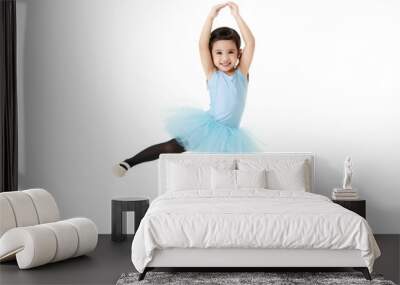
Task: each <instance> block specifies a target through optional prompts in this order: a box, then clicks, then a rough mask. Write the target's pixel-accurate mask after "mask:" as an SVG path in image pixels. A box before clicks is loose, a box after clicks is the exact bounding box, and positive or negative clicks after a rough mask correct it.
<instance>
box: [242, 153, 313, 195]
mask: <svg viewBox="0 0 400 285" xmlns="http://www.w3.org/2000/svg"><path fill="white" fill-rule="evenodd" d="M237 163H238V168H239V170H256V169H258V170H262V169H265V170H266V171H267V172H266V175H267V179H266V181H267V188H268V189H273V190H292V191H310V188H311V186H310V180H309V179H308V178H309V175H310V173H309V167H307V166H308V161H307V160H296V159H279V160H274V159H238V162H237Z"/></svg>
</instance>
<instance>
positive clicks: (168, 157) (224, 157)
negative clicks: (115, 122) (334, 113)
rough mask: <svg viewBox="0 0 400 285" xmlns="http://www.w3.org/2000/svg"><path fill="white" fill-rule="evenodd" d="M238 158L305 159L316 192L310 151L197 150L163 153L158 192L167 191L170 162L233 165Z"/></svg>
mask: <svg viewBox="0 0 400 285" xmlns="http://www.w3.org/2000/svg"><path fill="white" fill-rule="evenodd" d="M238 159H255V160H259V159H263V160H264V159H266V160H271V161H279V160H297V161H299V160H300V161H301V160H302V161H305V162H306V165H307V168H308V171H307V172H306V173H307V174H306V176H308V177H306V179H307V180H308V183H309V187H310V188H309V189H308V190H309V191H310V192H314V177H315V169H314V155H313V153H310V152H306V153H303V152H301V153H300V152H299V153H289V152H282V153H276V152H275V153H274V152H261V153H246V154H240V153H237V154H232V153H195V152H184V153H179V154H176V153H165V154H161V155H160V157H159V160H158V194H159V195H161V194H163V193H165V192H166V185H167V170H168V164H169V163H170V162H182V161H190V162H193V164H201V165H204V164H208V163H210V164H213V163H216V162H219V161H221V162H228V163H229V162H232V163H233V165H235V166H236V165H237V160H238Z"/></svg>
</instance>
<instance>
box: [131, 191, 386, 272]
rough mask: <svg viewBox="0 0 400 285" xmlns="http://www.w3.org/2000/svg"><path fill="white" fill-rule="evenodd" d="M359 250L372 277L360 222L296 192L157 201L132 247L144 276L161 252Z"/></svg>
mask: <svg viewBox="0 0 400 285" xmlns="http://www.w3.org/2000/svg"><path fill="white" fill-rule="evenodd" d="M171 247H178V248H189V247H192V248H302V249H304V248H306V249H312V248H316V249H358V250H360V251H361V256H362V257H363V259H364V260H365V264H366V266H367V267H368V269H369V270H370V272H372V267H373V263H374V260H375V259H376V258H377V257H378V256H380V250H379V248H378V246H377V244H376V241H375V239H374V237H373V235H372V231H371V229H370V227H369V225H368V223H367V221H366V220H365V219H363V218H362V217H360V216H359V215H357V214H355V213H353V212H351V211H349V210H347V209H344V208H342V207H341V206H339V205H337V204H335V203H333V202H332V201H330V200H329V199H328V198H327V197H325V196H322V195H318V194H312V193H307V192H299V191H278V190H259V189H246V190H240V191H228V190H227V191H218V192H215V193H213V192H209V191H180V192H171V193H166V194H164V195H161V196H159V197H158V198H156V199H155V200H154V201H153V202H152V203H151V205H150V208H149V210H148V211H147V213H146V215H145V217H144V218H143V220H142V222H141V223H140V226H139V228H138V229H137V232H136V234H135V237H134V240H133V243H132V262H133V264H134V266H135V267H136V269H137V270H138V271H139V272H143V270H144V268H145V267H146V265H147V264H148V263H149V262H150V261H151V259H152V254H153V251H154V249H157V248H158V249H163V248H171Z"/></svg>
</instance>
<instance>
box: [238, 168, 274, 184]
mask: <svg viewBox="0 0 400 285" xmlns="http://www.w3.org/2000/svg"><path fill="white" fill-rule="evenodd" d="M236 176H237V187H238V188H267V171H266V169H261V170H258V169H257V170H241V169H239V170H236Z"/></svg>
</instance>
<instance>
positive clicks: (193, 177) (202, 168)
mask: <svg viewBox="0 0 400 285" xmlns="http://www.w3.org/2000/svg"><path fill="white" fill-rule="evenodd" d="M234 167H235V162H234V161H233V160H227V161H224V160H218V161H217V160H216V161H209V160H198V161H196V162H193V161H191V160H176V161H174V162H172V161H169V162H168V163H167V165H166V168H167V179H166V183H167V185H166V188H167V191H184V190H193V189H207V190H209V189H210V188H211V168H216V169H234Z"/></svg>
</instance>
